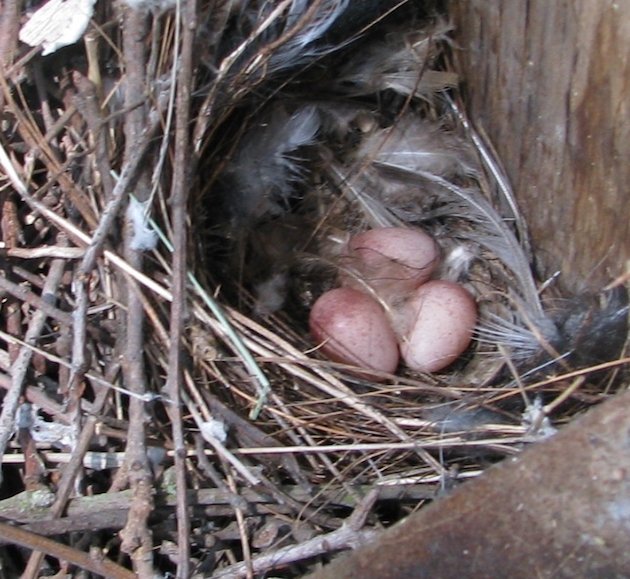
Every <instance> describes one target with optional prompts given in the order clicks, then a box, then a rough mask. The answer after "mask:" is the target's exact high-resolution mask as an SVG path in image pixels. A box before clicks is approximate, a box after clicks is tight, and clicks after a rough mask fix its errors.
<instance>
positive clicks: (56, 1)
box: [19, 0, 96, 56]
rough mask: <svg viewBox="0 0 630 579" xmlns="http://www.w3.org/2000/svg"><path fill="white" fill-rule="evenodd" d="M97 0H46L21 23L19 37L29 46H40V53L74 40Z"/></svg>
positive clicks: (86, 21)
mask: <svg viewBox="0 0 630 579" xmlns="http://www.w3.org/2000/svg"><path fill="white" fill-rule="evenodd" d="M95 2H96V0H49V2H47V3H46V4H44V5H43V6H42V7H41V8H39V9H38V10H37V11H36V12H35V13H34V14H33V16H31V17H30V19H29V20H28V21H27V22H26V24H24V26H22V28H21V30H20V34H19V38H20V40H21V41H22V42H24V43H25V44H28V45H29V46H40V45H41V46H42V48H43V51H42V55H43V56H46V55H47V54H52V53H53V52H56V51H57V50H59V49H60V48H63V47H64V46H69V45H70V44H74V43H75V42H76V41H77V40H79V39H80V38H81V37H82V36H83V33H84V32H85V30H86V28H87V26H88V24H89V23H90V18H92V14H93V13H94V3H95Z"/></svg>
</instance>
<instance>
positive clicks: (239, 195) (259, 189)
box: [224, 106, 320, 225]
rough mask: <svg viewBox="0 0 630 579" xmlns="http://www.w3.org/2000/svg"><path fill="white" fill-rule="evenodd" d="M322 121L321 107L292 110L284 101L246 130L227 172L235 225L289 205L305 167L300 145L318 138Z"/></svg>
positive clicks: (256, 218) (226, 186)
mask: <svg viewBox="0 0 630 579" xmlns="http://www.w3.org/2000/svg"><path fill="white" fill-rule="evenodd" d="M319 126H320V120H319V115H318V112H317V110H316V109H315V107H312V106H309V107H305V108H302V109H299V110H297V111H296V112H294V113H293V114H291V115H290V114H289V113H287V111H286V110H285V109H284V108H283V107H281V106H278V107H275V108H274V109H273V111H272V112H271V114H270V115H269V116H268V117H267V119H266V120H264V121H262V122H259V123H257V124H256V125H255V126H254V127H253V128H251V129H250V130H249V131H248V132H246V133H245V135H244V136H243V138H242V139H241V142H240V146H239V147H238V149H237V151H236V153H235V155H234V157H233V159H232V160H231V161H230V163H229V164H228V166H227V168H226V172H225V181H226V183H225V186H224V188H229V189H230V192H229V194H228V196H227V197H228V202H229V207H230V213H231V217H232V219H233V220H235V221H236V223H235V224H237V225H244V224H249V223H252V222H254V221H256V220H258V219H260V218H262V217H264V216H265V215H276V214H278V213H281V212H282V211H283V210H284V209H285V208H286V205H287V201H288V199H289V198H290V196H291V195H292V194H293V192H294V189H295V185H296V183H297V182H299V181H300V179H301V178H302V177H303V176H304V172H305V170H304V167H303V163H302V161H303V159H302V158H300V155H299V149H300V148H301V147H304V146H307V145H312V144H313V143H314V142H315V137H316V135H317V132H318V130H319Z"/></svg>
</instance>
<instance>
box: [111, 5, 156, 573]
mask: <svg viewBox="0 0 630 579" xmlns="http://www.w3.org/2000/svg"><path fill="white" fill-rule="evenodd" d="M146 33H147V25H146V17H145V15H144V14H143V12H142V11H138V10H134V9H131V8H128V9H126V10H125V12H124V26H123V47H124V55H125V62H126V76H127V83H126V92H125V103H126V104H127V105H130V104H131V103H134V102H137V101H138V100H139V99H140V98H142V96H143V95H144V94H145V93H146V85H145V82H144V80H145V66H146V50H145V46H144V39H145V36H146ZM146 122H147V118H146V112H145V109H144V107H138V108H135V109H133V110H130V111H129V112H128V113H127V114H126V115H125V162H124V168H123V172H122V174H121V178H120V180H119V182H118V183H117V185H116V187H115V188H114V192H113V195H112V199H111V201H110V203H109V205H112V203H115V204H116V206H117V207H121V206H122V201H123V199H126V195H125V197H124V198H123V196H122V195H123V192H124V193H125V194H126V193H127V192H128V187H125V189H124V190H121V189H120V188H119V187H118V186H119V185H120V183H121V181H123V176H124V174H125V172H126V170H127V169H128V167H130V166H131V165H134V166H137V165H136V163H135V159H136V153H135V147H136V142H137V140H138V138H139V137H140V136H141V135H142V134H143V132H144V130H145V129H144V127H145V125H146ZM147 145H148V143H147ZM138 159H139V158H138ZM147 177H148V171H147V170H146V169H145V168H143V170H142V171H141V172H140V174H139V176H138V179H137V183H136V195H137V197H138V198H139V199H140V200H141V201H145V200H146V199H147V198H148V187H147ZM130 184H131V180H130V181H129V185H130ZM133 228H134V226H133V223H132V220H131V219H130V218H129V216H127V217H126V219H125V230H124V244H125V249H124V252H125V258H126V261H127V262H128V263H129V264H130V265H131V266H132V267H134V268H135V269H137V270H138V271H142V269H143V255H142V252H141V251H139V250H137V249H134V248H133V247H132V239H133V235H134V231H133ZM126 281H127V283H126V290H127V291H126V294H127V296H126V297H127V312H126V316H127V317H126V321H127V328H126V343H125V344H124V352H123V374H124V378H125V383H126V386H127V387H128V388H129V389H130V390H132V391H133V392H134V393H135V394H137V395H139V396H143V395H144V394H145V393H146V392H147V378H146V373H145V368H144V345H145V341H144V340H145V334H144V322H145V320H144V311H143V307H142V300H141V297H140V295H139V288H137V286H136V285H135V283H133V282H132V281H131V280H126ZM144 424H145V405H144V402H143V401H142V400H141V399H138V398H135V397H134V398H131V399H130V400H129V427H128V430H127V436H128V438H127V446H126V449H125V463H126V469H127V473H128V477H129V486H130V488H131V489H132V492H133V500H132V502H131V506H130V509H129V515H128V518H127V523H126V525H125V528H124V529H123V530H122V531H121V532H120V536H121V538H122V544H121V550H122V551H123V552H124V553H127V554H129V555H130V557H131V560H132V561H133V566H134V570H135V572H136V573H137V574H138V575H139V576H140V577H153V576H154V574H155V570H154V566H153V552H152V550H153V540H152V536H151V532H150V530H149V528H148V520H149V516H150V514H151V512H152V510H153V507H154V502H153V483H152V475H151V470H150V466H149V460H148V457H147V448H146V439H145V438H146V434H145V427H144Z"/></svg>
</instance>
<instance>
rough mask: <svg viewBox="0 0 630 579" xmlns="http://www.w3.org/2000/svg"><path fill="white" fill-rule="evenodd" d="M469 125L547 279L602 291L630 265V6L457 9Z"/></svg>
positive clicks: (499, 0)
mask: <svg viewBox="0 0 630 579" xmlns="http://www.w3.org/2000/svg"><path fill="white" fill-rule="evenodd" d="M450 8H451V14H452V17H453V19H454V23H455V26H456V30H457V32H456V41H457V45H458V47H459V49H456V51H455V52H456V60H457V63H458V68H459V69H460V70H461V71H462V77H463V80H464V83H465V84H464V86H465V91H466V95H467V99H466V100H467V104H468V106H469V111H470V113H471V116H472V118H473V119H474V120H475V122H476V123H478V124H479V125H481V126H482V127H483V129H484V130H485V131H486V132H487V133H488V135H489V136H490V138H491V140H492V142H493V144H494V145H495V147H496V149H497V151H498V153H499V156H500V158H501V160H502V162H503V163H504V165H505V167H506V170H507V172H508V174H509V176H510V178H511V180H512V183H513V185H514V188H515V191H516V194H517V198H518V200H519V204H520V206H521V208H522V210H523V212H524V214H525V216H526V218H527V221H528V223H529V225H530V229H531V234H532V238H533V240H534V247H535V249H536V250H537V251H536V256H537V259H539V261H540V264H539V266H540V269H541V272H542V273H543V274H544V275H550V274H552V273H553V272H554V271H555V270H557V269H559V270H561V271H562V274H563V275H562V284H563V286H564V287H565V288H566V289H571V290H573V291H580V290H584V289H599V288H600V287H601V285H602V284H605V283H607V282H608V281H610V279H611V278H614V277H616V276H617V275H619V274H620V273H622V271H623V268H624V264H625V262H626V260H627V259H628V258H629V257H630V220H629V217H630V209H629V203H628V186H629V184H630V163H629V162H628V161H629V160H630V112H629V106H630V104H629V103H630V2H611V1H603V0H554V1H552V2H550V1H549V0H527V1H525V0H514V1H507V2H506V1H504V0H451V3H450Z"/></svg>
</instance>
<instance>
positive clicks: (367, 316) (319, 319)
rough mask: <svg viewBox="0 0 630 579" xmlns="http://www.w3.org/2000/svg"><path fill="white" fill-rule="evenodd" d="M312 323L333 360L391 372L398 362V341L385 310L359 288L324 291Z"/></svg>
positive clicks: (311, 325)
mask: <svg viewBox="0 0 630 579" xmlns="http://www.w3.org/2000/svg"><path fill="white" fill-rule="evenodd" d="M309 325H310V329H311V334H312V335H313V337H314V338H315V339H316V340H317V341H318V342H321V343H322V346H321V351H322V352H324V353H325V354H326V355H327V356H328V357H329V358H330V359H332V360H335V361H337V362H343V363H346V364H354V365H355V366H359V367H361V368H365V369H367V370H377V371H380V372H390V373H391V372H394V371H395V370H396V367H397V366H398V357H399V354H398V344H397V343H396V336H395V335H394V331H393V330H392V327H391V325H390V323H389V320H388V318H387V316H386V315H385V311H384V310H383V308H382V307H381V306H380V304H379V303H378V302H377V301H375V300H374V299H373V298H371V297H370V296H368V295H366V294H364V293H362V292H360V291H358V290H355V289H352V288H337V289H333V290H330V291H328V292H326V293H324V294H323V295H322V296H321V297H320V298H319V299H318V300H317V301H316V302H315V304H314V305H313V308H312V309H311V314H310V319H309ZM358 374H359V375H361V376H369V373H368V374H365V373H361V372H358Z"/></svg>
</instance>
